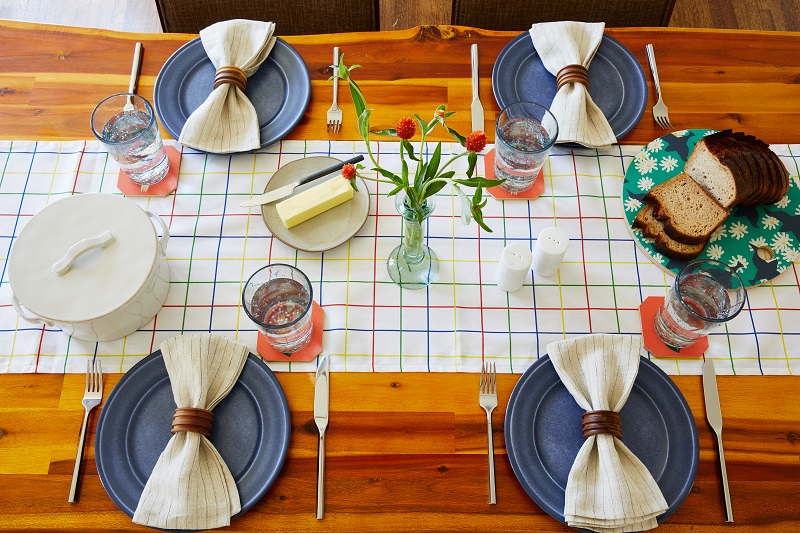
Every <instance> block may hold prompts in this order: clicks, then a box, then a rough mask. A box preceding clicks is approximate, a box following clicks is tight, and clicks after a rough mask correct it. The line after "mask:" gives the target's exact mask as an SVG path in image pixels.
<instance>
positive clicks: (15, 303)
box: [11, 293, 55, 328]
mask: <svg viewBox="0 0 800 533" xmlns="http://www.w3.org/2000/svg"><path fill="white" fill-rule="evenodd" d="M11 305H13V306H14V311H16V312H17V314H18V315H19V316H20V318H22V319H23V320H26V321H28V322H33V323H34V324H44V325H45V326H50V327H51V328H52V327H53V326H54V325H55V324H53V323H52V322H50V321H49V320H45V319H43V318H42V317H40V316H39V315H34V314H28V313H27V312H26V311H25V310H24V309H23V308H22V304H21V303H19V300H17V295H16V294H13V293H12V294H11Z"/></svg>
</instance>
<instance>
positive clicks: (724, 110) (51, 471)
mask: <svg viewBox="0 0 800 533" xmlns="http://www.w3.org/2000/svg"><path fill="white" fill-rule="evenodd" d="M606 32H607V34H608V35H610V36H613V37H614V38H616V39H618V40H619V41H620V42H622V43H623V44H624V45H625V46H627V48H628V49H630V50H631V52H632V53H633V54H634V56H635V57H636V59H637V60H638V61H639V62H640V63H641V65H642V66H643V67H644V69H645V71H646V72H647V71H648V70H647V59H646V55H645V45H646V44H647V43H652V44H653V45H654V46H655V49H656V53H657V58H658V66H659V72H660V76H661V80H662V86H663V89H664V93H665V97H666V98H667V99H668V102H667V103H668V105H669V109H670V118H671V121H672V124H673V126H674V127H675V128H676V129H678V128H686V129H689V128H716V129H725V128H734V129H738V130H745V131H747V132H748V133H751V134H754V135H756V136H758V137H760V138H762V139H763V140H765V141H767V142H770V143H777V142H780V143H800V127H798V124H800V53H799V52H798V50H800V33H777V32H753V31H728V30H697V29H679V28H608V29H606ZM516 35H517V33H516V32H493V31H485V30H480V29H474V28H465V27H451V26H425V27H417V28H412V29H408V30H402V31H390V32H375V33H357V34H330V35H316V36H292V37H286V38H285V40H286V41H287V42H288V43H290V44H291V45H292V46H293V47H294V48H295V49H296V50H297V51H298V52H299V53H300V55H301V56H302V58H303V59H304V61H305V63H306V66H307V67H308V71H309V73H310V75H311V87H312V90H311V101H310V104H309V106H308V108H307V110H306V112H305V114H304V116H303V118H302V119H301V121H300V122H299V124H298V125H297V127H295V128H294V129H293V130H292V131H291V133H290V134H289V136H288V138H290V139H326V138H328V133H327V132H326V125H325V112H326V110H327V109H328V107H329V106H330V84H329V81H328V78H329V76H330V74H331V69H330V63H331V48H332V47H333V46H339V47H341V50H342V52H344V54H345V63H346V64H348V65H349V64H355V63H360V64H368V65H369V66H370V68H364V69H361V71H360V72H359V73H358V76H359V77H358V80H359V83H360V84H361V85H362V87H364V88H368V89H369V94H370V104H371V106H372V107H374V108H376V109H379V110H380V113H376V114H375V115H374V116H373V123H372V125H373V126H374V127H382V126H391V125H392V122H391V121H392V120H393V117H398V116H403V115H410V114H413V113H416V112H419V110H420V109H431V110H432V109H434V108H435V107H436V106H437V105H438V104H440V103H446V104H447V105H448V107H449V108H450V109H469V103H470V101H471V81H470V53H469V51H470V45H471V44H472V43H478V44H479V49H480V71H481V76H482V78H481V84H480V96H481V100H482V102H483V104H484V107H485V109H486V124H485V126H486V131H487V134H488V137H489V140H490V142H491V141H493V138H494V135H493V128H492V124H493V120H494V118H495V116H496V114H497V113H498V112H499V109H498V105H497V103H496V101H495V99H494V96H493V93H492V88H491V83H490V81H489V80H490V73H491V69H492V66H493V64H494V61H495V58H496V57H497V55H498V54H499V53H500V51H501V50H502V49H503V47H504V46H505V45H506V44H507V43H508V42H509V41H510V40H511V39H512V38H513V37H515V36H516ZM194 37H196V36H193V35H179V34H133V33H120V32H111V31H103V30H91V29H84V28H71V27H61V26H47V25H35V24H28V23H18V22H7V21H0V140H12V139H27V140H69V139H91V138H92V132H91V130H90V127H89V118H88V117H89V116H90V114H91V111H92V109H93V106H94V105H95V104H96V103H97V102H98V101H99V100H101V99H102V98H103V97H105V96H107V95H108V94H111V93H115V92H123V91H124V90H125V89H126V88H127V85H128V78H129V76H130V68H131V58H132V52H133V44H134V43H135V42H136V41H141V42H142V43H144V50H145V52H144V57H143V62H142V70H141V77H140V79H139V85H138V92H139V93H140V94H141V95H142V96H144V97H145V98H148V99H151V98H152V96H153V86H154V82H155V80H156V76H157V75H158V73H159V70H160V69H161V67H162V65H163V64H164V62H165V61H166V60H167V59H168V58H169V57H170V55H171V54H172V53H173V52H175V50H177V49H178V48H179V47H180V46H181V45H183V44H184V43H186V42H187V41H189V40H190V39H192V38H194ZM648 84H649V93H650V96H649V99H648V105H647V110H646V111H645V113H644V115H643V117H642V119H641V121H640V122H639V123H638V125H637V126H636V127H635V128H634V129H633V130H632V131H631V132H630V134H629V135H627V136H626V137H625V138H623V139H621V140H620V142H621V143H626V144H637V145H642V144H646V143H647V142H649V141H650V140H652V139H654V138H656V137H658V136H659V135H661V134H662V130H660V129H659V128H658V127H657V125H656V124H655V122H654V121H653V119H652V116H651V114H650V108H651V107H652V105H653V104H654V103H655V98H654V96H653V95H654V94H655V91H654V90H653V85H652V81H651V78H650V77H649V76H648ZM340 105H341V106H342V108H343V109H344V115H345V120H344V123H343V127H342V130H341V133H340V134H338V136H337V137H336V138H337V139H358V138H359V137H358V131H357V127H356V120H355V117H354V111H353V106H352V103H351V102H350V100H349V98H347V97H346V93H345V97H343V98H341V99H340ZM459 115H460V116H459ZM451 125H452V126H454V127H456V128H457V129H459V130H466V129H468V127H469V113H468V112H465V113H460V114H457V115H455V116H454V117H453V119H452V121H451ZM164 134H165V135H166V132H164ZM795 174H796V171H795ZM795 268H797V267H796V266H795ZM4 307H6V308H7V307H9V306H6V305H4ZM5 312H13V311H10V310H9V309H6V310H5ZM277 377H278V379H279V381H280V383H281V385H282V386H283V388H284V391H285V393H286V397H287V398H288V402H289V408H290V412H291V420H292V429H291V437H290V446H289V451H288V456H287V458H286V461H285V463H284V465H283V468H282V470H281V473H280V475H279V476H278V478H277V481H276V482H275V483H274V484H273V485H272V487H271V488H270V489H269V491H268V492H267V493H266V495H265V496H264V497H263V498H262V499H261V500H260V501H259V502H258V503H257V504H256V505H255V506H254V507H253V508H252V509H250V510H249V511H248V512H247V513H245V514H243V515H242V516H241V517H238V518H237V519H235V520H234V521H233V522H232V524H231V526H230V527H229V528H228V530H230V531H258V530H273V531H283V530H321V531H327V530H332V531H409V530H426V531H456V530H459V531H468V530H469V531H489V530H502V531H510V530H514V531H542V532H544V531H552V532H556V531H567V530H569V528H568V527H567V526H565V525H563V524H561V523H560V522H558V521H557V520H555V519H553V518H551V517H550V516H548V515H547V514H546V513H545V512H544V511H542V510H541V509H540V508H539V507H538V506H537V505H536V504H535V503H534V502H533V501H532V500H531V498H530V497H529V496H528V495H527V494H526V492H525V491H524V490H523V488H522V486H521V485H520V483H519V482H518V481H517V478H516V477H515V475H514V472H513V471H512V467H511V464H510V463H509V461H508V459H507V456H506V449H505V444H504V431H503V424H502V420H503V419H504V416H505V409H506V405H507V404H508V401H509V396H510V394H511V391H512V389H513V388H514V385H515V384H516V382H517V380H518V379H519V377H520V376H519V374H501V375H499V376H498V389H499V407H498V409H497V410H496V411H495V415H494V417H495V418H494V420H495V425H494V445H495V450H496V453H497V457H496V465H497V504H496V505H489V503H488V493H487V466H486V425H485V424H486V417H485V414H484V412H483V410H482V409H481V408H480V406H479V405H478V397H477V396H478V394H477V392H478V376H477V375H476V374H474V373H464V372H462V373H445V372H440V373H359V372H341V373H335V374H334V375H333V376H332V378H331V381H330V387H331V418H330V426H329V429H328V434H327V443H328V444H327V457H328V460H327V478H326V495H325V501H326V513H325V517H324V519H323V520H316V518H315V498H316V468H317V429H316V427H315V425H314V421H313V412H312V411H313V395H314V376H313V375H311V374H306V373H278V374H277ZM671 377H672V379H673V380H674V382H675V383H676V384H677V386H678V387H679V388H680V390H681V391H682V393H683V394H684V396H685V398H686V400H687V402H688V404H689V406H690V408H691V410H692V412H693V414H694V418H695V422H696V424H697V428H698V432H699V444H700V463H699V469H698V472H697V477H696V480H695V482H694V485H693V487H692V489H691V491H690V493H689V495H688V497H687V498H686V500H685V501H684V503H683V504H682V505H681V507H680V508H679V509H678V510H677V511H676V512H675V513H674V514H673V515H672V516H671V517H670V518H669V519H668V520H666V521H665V522H664V523H663V524H661V525H660V526H659V530H663V531H675V532H690V531H691V532H712V531H718V532H722V531H737V532H751V531H752V532H762V531H763V532H770V533H772V532H779V531H795V530H797V529H798V528H800V505H798V503H797V495H798V494H799V493H800V401H798V389H800V381H798V379H797V377H796V376H741V375H740V376H720V377H719V380H718V381H719V387H720V393H719V394H720V399H721V405H722V414H723V418H724V428H725V430H724V439H725V452H726V459H727V472H728V477H729V480H730V489H731V499H732V504H733V510H734V516H735V522H734V523H730V524H729V523H725V521H724V512H723V498H722V490H721V484H720V472H719V469H718V463H717V449H716V446H715V439H714V437H713V433H712V432H711V430H710V428H709V426H708V425H707V423H706V420H705V408H704V402H703V393H702V386H701V378H700V376H696V375H680V376H671ZM120 378H121V375H120V374H107V375H106V377H105V383H104V384H105V390H106V391H107V392H106V395H107V394H108V391H110V390H111V389H112V388H113V387H114V385H115V384H116V383H117V382H118V381H119V379H120ZM83 387H84V376H83V375H79V374H4V375H0V530H36V531H87V532H88V531H112V530H113V531H127V530H131V531H134V530H146V528H144V527H142V526H137V525H136V524H133V523H132V522H131V519H130V518H129V517H128V516H127V515H125V514H124V513H123V512H122V511H120V510H119V509H118V508H117V506H116V505H115V504H114V503H113V502H112V500H111V499H110V498H109V496H108V495H107V494H106V492H105V490H104V489H103V486H102V484H101V482H100V478H99V476H98V472H97V469H96V466H95V463H94V448H93V440H94V436H95V422H96V420H97V412H95V413H93V414H92V417H91V418H90V425H89V431H88V436H87V448H86V454H85V460H84V465H83V470H82V478H81V483H80V485H79V497H78V501H77V503H74V504H72V503H67V494H68V492H69V486H70V479H71V474H72V468H73V462H74V459H75V453H76V445H77V440H78V432H79V428H80V422H81V418H82V416H83V408H82V406H81V397H82V395H83Z"/></svg>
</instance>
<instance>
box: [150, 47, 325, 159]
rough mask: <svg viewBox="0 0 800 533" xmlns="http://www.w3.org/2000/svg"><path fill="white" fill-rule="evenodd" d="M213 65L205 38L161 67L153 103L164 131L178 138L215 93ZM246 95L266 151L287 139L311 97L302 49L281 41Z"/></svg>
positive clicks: (179, 51) (173, 56)
mask: <svg viewBox="0 0 800 533" xmlns="http://www.w3.org/2000/svg"><path fill="white" fill-rule="evenodd" d="M215 72H216V69H215V68H214V64H213V63H212V62H211V60H210V59H209V58H208V56H207V55H206V51H205V49H204V48H203V43H202V42H201V41H200V37H198V38H196V39H194V40H192V41H189V42H188V43H186V44H185V45H183V46H181V47H180V48H179V49H178V50H177V51H176V52H175V53H174V54H172V56H170V58H169V59H167V62H166V63H164V66H163V67H161V72H159V73H158V78H156V84H155V87H154V89H153V104H154V106H155V108H156V113H157V114H158V118H159V120H161V125H162V126H164V129H165V130H167V131H168V132H169V134H170V135H172V137H174V138H175V139H177V138H178V137H180V135H181V130H182V129H183V126H184V124H186V120H187V119H188V118H189V115H191V114H192V113H193V112H194V111H195V110H196V109H197V108H198V107H200V104H202V103H203V102H205V101H206V98H208V95H209V94H211V91H212V90H213V89H214V75H215ZM245 94H247V97H248V98H249V100H250V102H251V103H252V104H253V107H255V109H256V114H257V115H258V124H259V127H260V129H261V147H262V148H264V147H266V146H270V145H271V144H273V143H276V142H277V141H279V140H281V139H283V138H284V137H285V136H286V135H287V134H288V133H289V132H290V131H292V129H294V127H295V126H296V125H297V123H298V122H300V119H301V118H303V114H304V113H305V112H306V107H308V102H309V99H310V98H311V78H310V76H309V74H308V69H307V68H306V64H305V62H304V61H303V58H302V57H301V56H300V54H298V53H297V50H295V49H294V48H292V46H291V45H289V44H288V43H287V42H286V41H284V40H283V39H280V38H278V39H277V41H276V42H275V46H274V47H273V48H272V51H271V52H270V53H269V55H268V56H267V59H266V60H265V61H264V62H263V63H262V64H261V66H260V67H259V68H258V70H257V71H256V72H255V73H254V74H253V75H252V76H250V77H249V78H248V79H247V88H246V89H245Z"/></svg>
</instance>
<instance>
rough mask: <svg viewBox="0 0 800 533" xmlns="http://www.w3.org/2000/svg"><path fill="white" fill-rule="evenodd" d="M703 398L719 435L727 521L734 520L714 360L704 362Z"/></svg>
mask: <svg viewBox="0 0 800 533" xmlns="http://www.w3.org/2000/svg"><path fill="white" fill-rule="evenodd" d="M703 398H704V399H705V401H706V419H707V420H708V423H709V425H710V426H711V429H713V430H714V433H715V434H716V436H717V447H718V448H719V469H720V471H721V473H722V492H723V494H724V496H725V521H726V522H733V507H731V491H730V489H729V488H728V472H727V470H725V452H723V451H722V409H721V408H720V405H719V391H717V374H716V372H714V360H713V359H710V358H708V359H706V362H705V363H703Z"/></svg>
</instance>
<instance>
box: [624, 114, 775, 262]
mask: <svg viewBox="0 0 800 533" xmlns="http://www.w3.org/2000/svg"><path fill="white" fill-rule="evenodd" d="M788 190H789V172H788V171H787V170H786V167H785V166H784V164H783V162H782V161H781V160H780V158H778V156H777V155H776V154H775V152H773V151H772V150H771V149H770V148H769V145H767V144H766V143H765V142H763V141H761V140H759V139H756V138H755V137H753V136H752V135H745V134H744V133H741V132H733V131H731V130H724V131H720V132H717V133H714V134H711V135H707V136H705V137H703V138H702V139H700V140H699V141H697V144H695V147H694V150H693V151H692V153H691V155H690V156H689V159H688V160H687V161H686V164H685V165H684V168H683V173H681V174H678V175H677V176H675V177H674V178H672V179H670V180H668V181H665V182H664V183H661V184H659V185H657V186H655V187H653V188H652V189H651V190H650V192H648V193H647V194H646V195H645V197H644V202H645V203H644V206H643V207H642V209H641V210H640V211H639V213H638V214H637V215H636V218H635V219H634V221H633V227H635V228H639V229H641V230H642V233H643V234H644V235H645V236H646V237H649V238H651V239H653V240H654V242H653V246H654V247H655V249H656V250H658V251H659V252H660V253H662V254H664V255H666V256H667V257H670V258H672V259H678V260H690V259H694V258H695V257H697V256H698V255H700V253H701V252H702V251H703V248H704V247H705V245H706V244H707V243H708V240H709V239H710V238H711V235H712V233H714V231H715V230H716V229H717V228H718V227H719V226H720V225H721V224H722V223H723V222H724V221H725V218H726V217H727V215H728V211H729V210H730V209H731V208H732V207H734V206H736V205H740V204H741V205H756V204H774V203H775V202H777V201H779V200H780V199H781V198H783V196H784V195H785V194H786V193H787V191H788Z"/></svg>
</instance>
